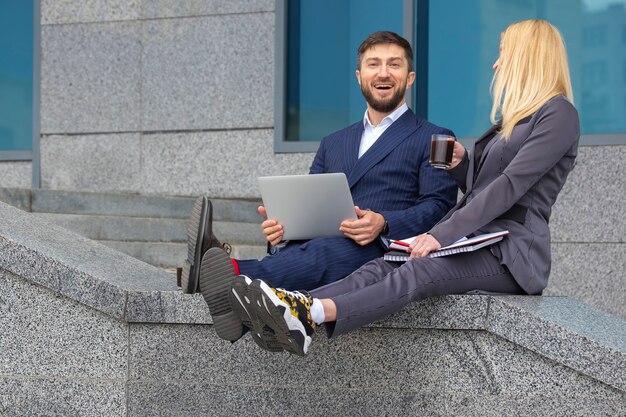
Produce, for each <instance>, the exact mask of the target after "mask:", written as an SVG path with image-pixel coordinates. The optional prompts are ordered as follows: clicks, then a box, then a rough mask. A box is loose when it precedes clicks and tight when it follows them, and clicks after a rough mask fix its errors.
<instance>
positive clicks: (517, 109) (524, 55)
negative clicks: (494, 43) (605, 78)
mask: <svg viewBox="0 0 626 417" xmlns="http://www.w3.org/2000/svg"><path fill="white" fill-rule="evenodd" d="M491 94H492V96H493V106H492V108H491V122H492V123H494V124H496V123H498V122H502V128H501V136H502V138H503V139H505V140H507V139H508V138H509V137H510V136H511V132H512V131H513V127H515V125H516V124H517V122H519V121H520V120H521V119H523V118H525V117H527V116H530V115H531V114H533V113H534V112H536V111H537V110H538V109H539V108H540V107H541V106H542V105H543V104H544V103H545V102H547V101H548V100H550V99H551V98H553V97H555V96H558V95H563V96H565V97H567V99H568V100H569V101H570V102H572V103H573V102H574V98H573V94H572V84H571V80H570V74H569V66H568V64H567V52H566V51H565V43H564V42H563V38H562V36H561V34H560V33H559V31H558V30H557V29H556V28H555V27H554V26H552V25H551V24H550V23H548V22H546V21H545V20H524V21H522V22H517V23H514V24H512V25H511V26H509V27H508V28H507V29H506V30H505V31H504V32H503V33H502V40H501V43H500V57H499V59H498V68H497V69H496V71H495V74H494V76H493V80H492V82H491Z"/></svg>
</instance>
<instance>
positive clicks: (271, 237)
mask: <svg viewBox="0 0 626 417" xmlns="http://www.w3.org/2000/svg"><path fill="white" fill-rule="evenodd" d="M257 210H258V211H259V214H260V215H261V216H263V217H264V218H265V219H266V220H265V221H264V222H263V223H261V228H262V229H263V234H264V235H265V239H267V241H268V242H270V245H272V246H276V245H278V244H279V243H280V241H281V240H283V225H282V224H280V223H278V222H277V221H276V220H274V219H268V218H267V210H265V207H263V206H259V207H258V208H257Z"/></svg>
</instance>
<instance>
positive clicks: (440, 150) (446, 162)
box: [428, 134, 456, 169]
mask: <svg viewBox="0 0 626 417" xmlns="http://www.w3.org/2000/svg"><path fill="white" fill-rule="evenodd" d="M454 142H456V138H455V137H454V136H450V135H442V134H434V135H432V137H431V141H430V159H429V161H428V162H430V165H431V166H432V167H433V168H440V169H448V168H450V164H452V154H453V152H454Z"/></svg>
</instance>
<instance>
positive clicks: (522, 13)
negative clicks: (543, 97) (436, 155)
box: [428, 0, 626, 138]
mask: <svg viewBox="0 0 626 417" xmlns="http://www.w3.org/2000/svg"><path fill="white" fill-rule="evenodd" d="M496 17H497V18H496ZM524 19H547V20H549V21H550V22H551V23H553V24H554V25H555V26H556V27H557V28H559V30H560V31H561V33H562V34H563V37H564V38H565V42H566V44H567V49H568V54H569V60H570V69H571V73H572V83H573V87H574V95H575V96H574V100H575V103H576V105H577V107H578V110H579V112H580V117H581V126H582V133H584V134H594V133H616V132H626V118H625V117H623V115H624V113H623V111H624V109H623V107H622V106H620V105H617V104H618V103H619V102H621V101H622V99H621V97H623V96H624V94H625V93H626V92H625V91H624V83H623V82H622V80H621V79H620V78H621V76H620V74H619V71H615V70H613V69H616V68H619V67H620V66H621V64H622V61H623V57H624V53H625V51H624V49H623V48H621V43H620V42H611V41H609V36H617V37H618V36H619V31H621V30H623V29H622V28H623V27H624V25H625V24H626V0H582V1H580V2H572V1H571V0H523V1H522V0H516V1H513V0H480V1H477V2H466V1H461V0H437V1H430V2H429V22H430V24H429V32H428V44H429V49H428V118H429V119H430V120H431V121H432V122H434V123H437V124H440V125H442V126H445V127H448V128H450V129H452V130H454V131H455V133H456V134H457V136H458V137H460V138H464V137H476V136H478V135H479V134H481V133H482V132H483V131H484V130H485V128H487V127H488V126H489V112H490V109H491V97H490V94H489V86H490V83H491V78H492V76H493V73H492V71H491V67H492V65H493V62H494V61H495V59H496V58H497V55H498V44H499V40H500V33H501V31H502V30H504V29H505V28H506V27H507V26H508V25H509V24H511V23H513V22H515V21H519V20H524ZM441 22H445V24H442V23H441ZM611 34H615V35H611ZM618 48H619V49H618Z"/></svg>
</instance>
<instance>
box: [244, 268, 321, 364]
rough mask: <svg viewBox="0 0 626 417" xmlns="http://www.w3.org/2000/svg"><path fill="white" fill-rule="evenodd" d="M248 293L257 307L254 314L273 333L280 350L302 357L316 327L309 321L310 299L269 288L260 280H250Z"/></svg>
mask: <svg viewBox="0 0 626 417" xmlns="http://www.w3.org/2000/svg"><path fill="white" fill-rule="evenodd" d="M248 294H249V295H248V297H249V298H251V300H252V303H254V304H256V305H255V306H254V310H255V313H253V315H254V314H256V315H257V316H258V319H259V320H261V321H262V322H263V323H264V324H265V325H267V326H268V327H269V328H270V329H272V330H273V331H274V333H275V335H276V339H277V340H278V343H279V344H280V345H281V346H282V347H283V349H285V350H286V351H288V352H290V353H294V354H296V355H300V356H304V355H305V354H306V353H307V351H308V350H309V345H310V344H311V336H312V335H313V333H314V332H315V328H316V327H317V325H316V324H315V323H314V322H313V319H312V318H311V304H312V303H313V298H311V296H310V295H309V294H308V293H306V292H299V291H287V290H284V289H282V288H278V289H276V288H272V287H270V286H269V285H268V284H266V283H265V282H264V281H262V280H260V279H256V280H254V281H252V284H250V285H249V290H248Z"/></svg>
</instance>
